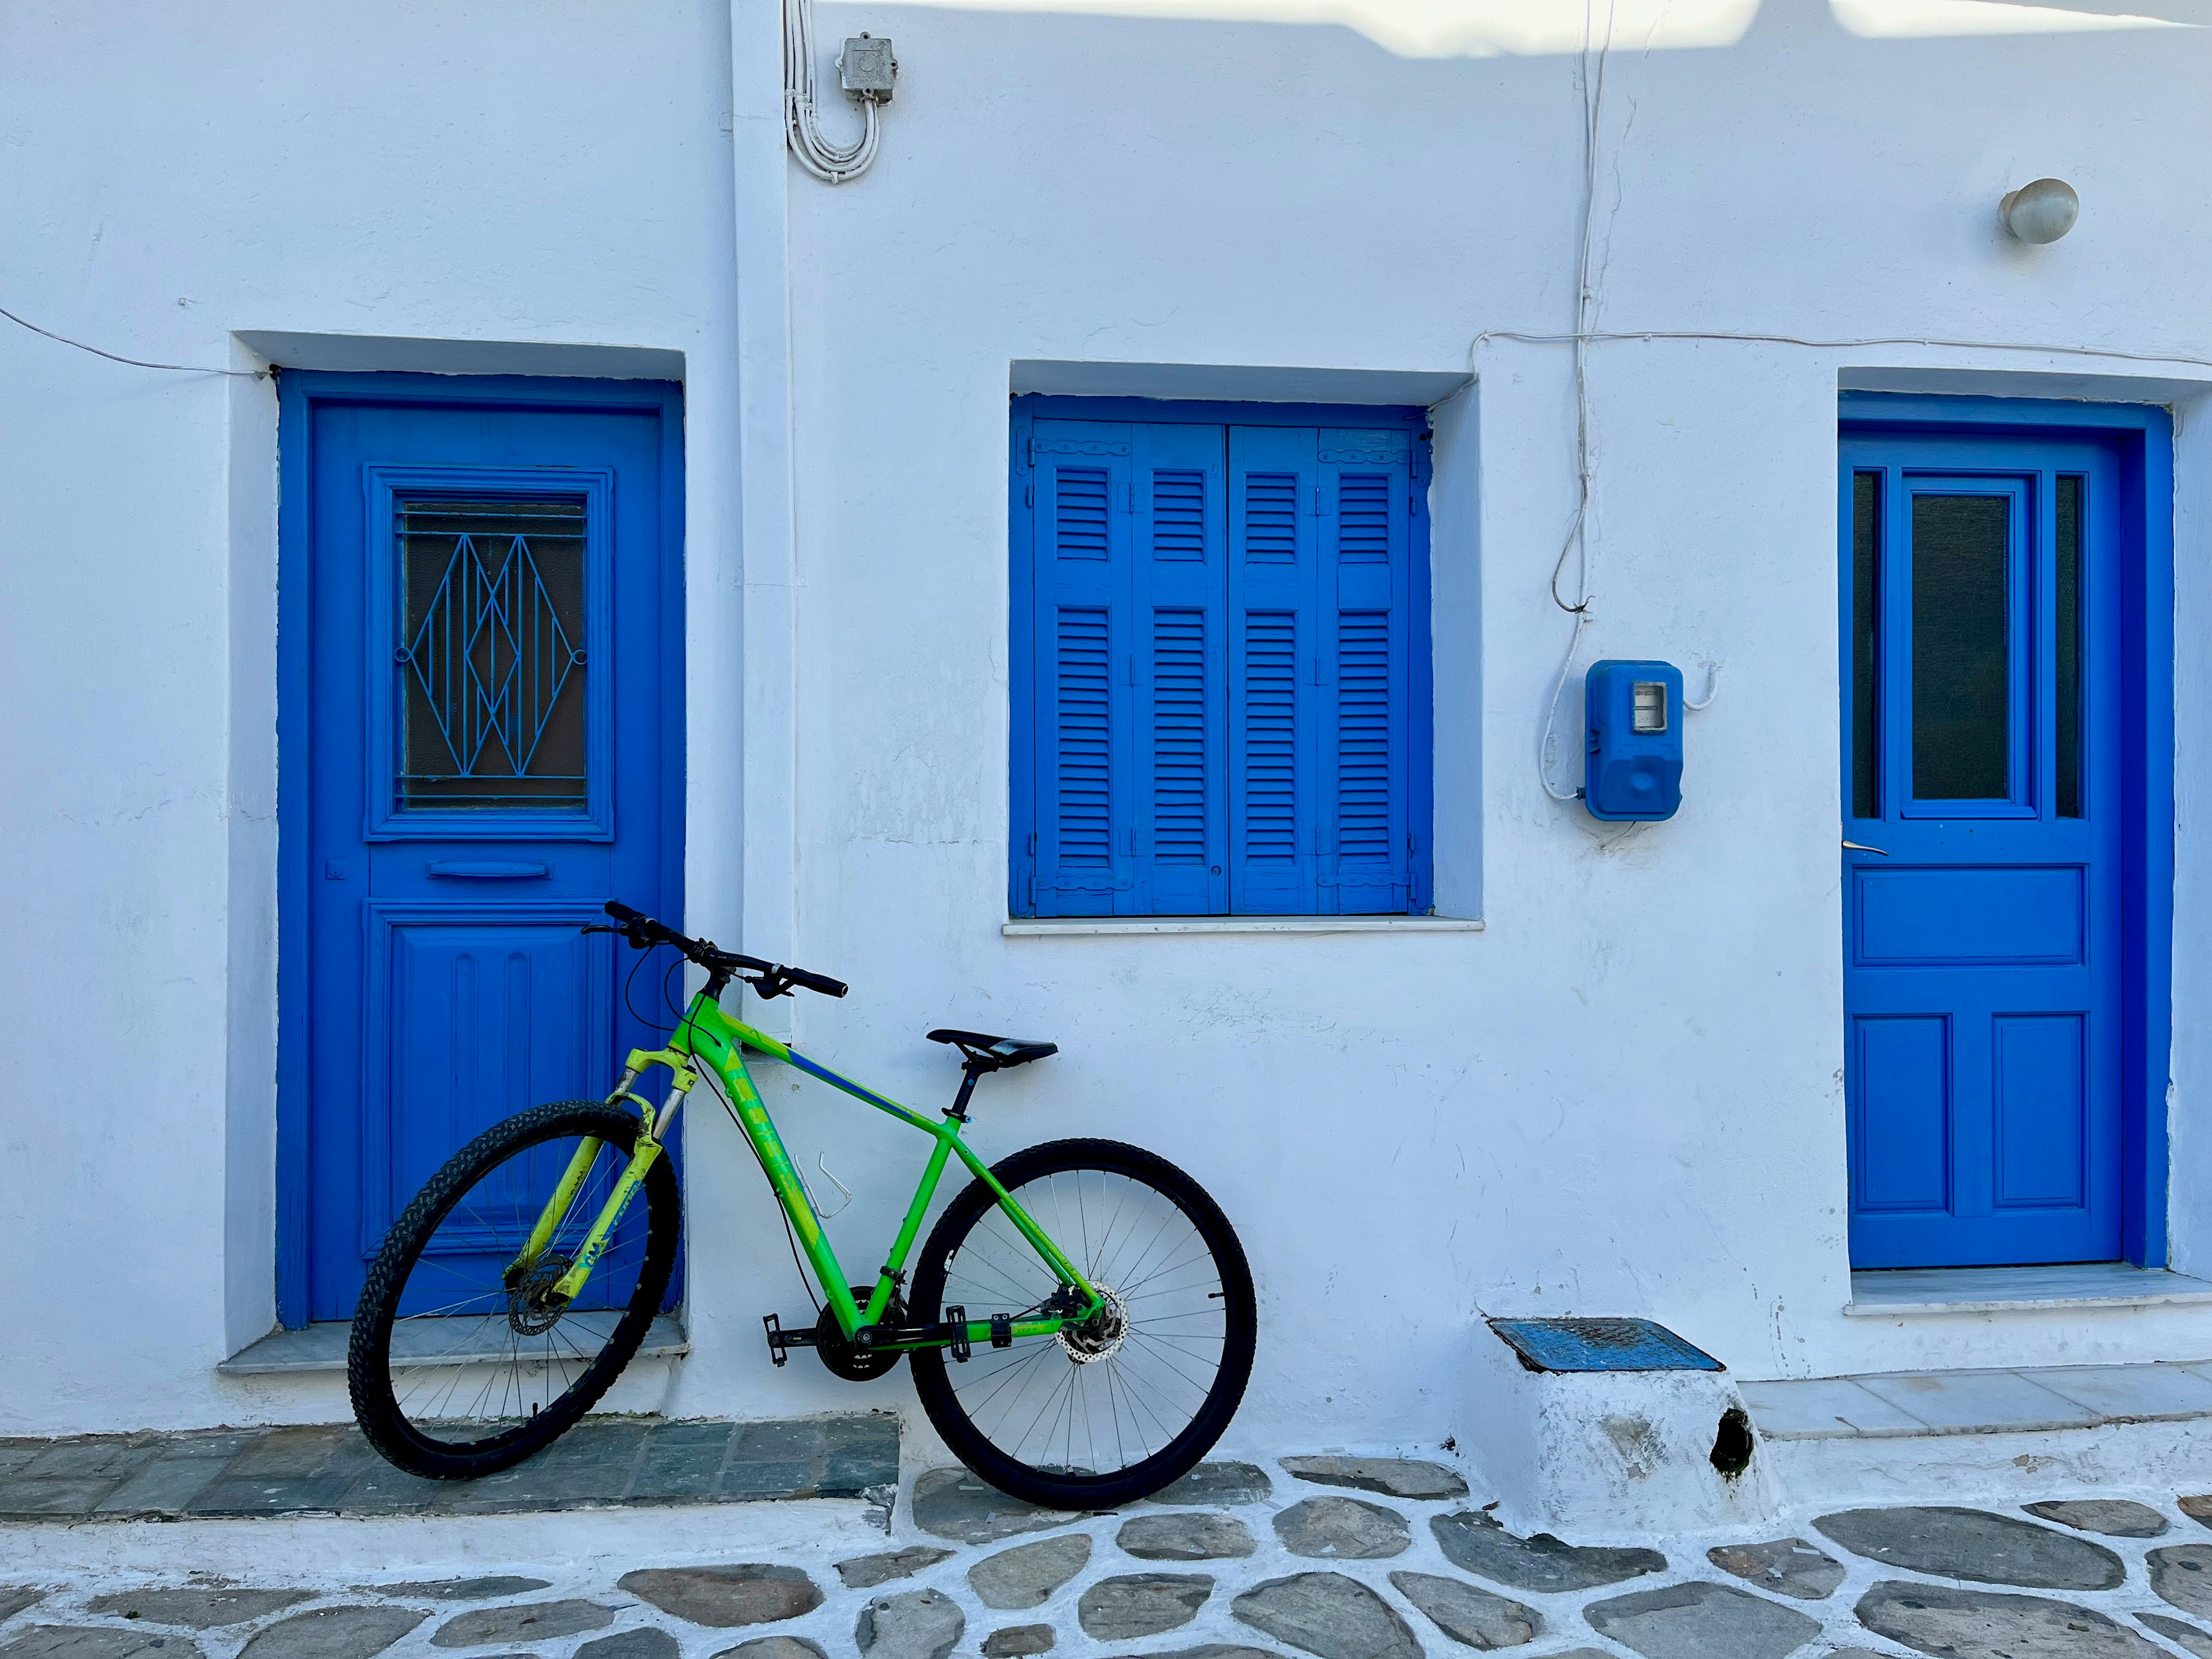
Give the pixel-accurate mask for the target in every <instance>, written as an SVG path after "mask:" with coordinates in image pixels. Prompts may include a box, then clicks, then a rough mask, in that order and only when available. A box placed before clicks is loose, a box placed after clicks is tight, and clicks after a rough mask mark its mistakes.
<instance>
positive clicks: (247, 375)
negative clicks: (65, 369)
mask: <svg viewBox="0 0 2212 1659" xmlns="http://www.w3.org/2000/svg"><path fill="white" fill-rule="evenodd" d="M0 317H5V318H6V319H8V320H9V322H11V323H13V324H15V326H16V327H18V328H27V329H29V330H30V331H31V332H32V333H33V334H43V335H45V336H46V338H48V339H49V340H53V341H57V342H58V343H61V344H63V345H65V346H75V347H76V349H78V350H79V351H89V352H90V353H91V354H92V355H93V356H95V357H105V358H106V359H107V361H108V362H111V363H125V364H127V365H129V366H130V367H131V368H167V369H173V370H174V371H175V372H176V373H178V374H222V375H228V377H229V378H230V379H232V380H267V379H268V378H269V371H268V370H267V369H265V368H258V369H247V368H201V367H200V366H199V365H198V364H197V363H151V362H147V361H146V360H145V359H144V358H143V357H125V356H118V355H117V354H116V353H114V352H112V351H102V350H101V349H100V348H99V347H98V346H96V345H87V344H86V343H84V342H83V341H82V340H72V339H70V337H69V336H68V335H66V334H57V333H55V332H54V331H53V330H52V329H50V328H40V326H39V325H37V324H36V323H33V322H27V321H26V320H25V319H22V318H21V317H18V316H17V315H16V314H15V313H14V312H12V311H6V310H0Z"/></svg>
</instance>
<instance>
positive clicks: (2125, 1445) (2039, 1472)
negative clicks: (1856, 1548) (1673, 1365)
mask: <svg viewBox="0 0 2212 1659" xmlns="http://www.w3.org/2000/svg"><path fill="white" fill-rule="evenodd" d="M1739 1387H1740V1389H1741V1394H1742V1396H1743V1401H1744V1406H1745V1408H1746V1409H1747V1410H1748V1411H1749V1412H1750V1413H1751V1418H1752V1422H1753V1425H1754V1427H1755V1428H1756V1429H1757V1431H1758V1433H1759V1443H1760V1449H1761V1451H1762V1453H1763V1454H1764V1455H1765V1462H1766V1464H1767V1468H1768V1472H1769V1474H1770V1475H1771V1476H1772V1477H1773V1478H1774V1479H1776V1480H1778V1483H1779V1485H1780V1488H1781V1490H1782V1491H1783V1492H1784V1493H1785V1494H1786V1496H1787V1498H1788V1499H1790V1501H1793V1502H1798V1503H1831V1502H1859V1501H1865V1502H1881V1501H1889V1500H1891V1499H1893V1498H1895V1496H1896V1495H1897V1494H1899V1493H1901V1492H1923V1493H1924V1492H1929V1491H1931V1490H1946V1489H1948V1490H1954V1491H1958V1492H1961V1493H1962V1494H1963V1493H1972V1494H1974V1495H1978V1496H1982V1497H1986V1498H2012V1497H2014V1496H2016V1495H2018V1494H2028V1495H2031V1496H2032V1495H2033V1494H2034V1493H2036V1492H2043V1491H2047V1490H2049V1489H2050V1488H2051V1486H2053V1484H2054V1482H2057V1483H2063V1484H2070V1485H2072V1486H2075V1487H2079V1488H2081V1489H2085V1490H2094V1489H2097V1488H2100V1487H2102V1488H2111V1487H2123V1486H2174V1485H2177V1484H2178V1485H2179V1486H2180V1487H2182V1488H2183V1489H2186V1490H2197V1491H2202V1490H2204V1489H2205V1488H2207V1487H2212V1361H2208V1362H2203V1363H2200V1364H2130V1365H2053V1366H2036V1367H2024V1368H2020V1369H2015V1370H1942V1371H1893V1372H1885V1373H1881V1374H1877V1375H1869V1376H1830V1377H1812V1378H1803V1379H1790V1380H1785V1381H1781V1382H1771V1383H1741V1384H1740V1385H1739Z"/></svg>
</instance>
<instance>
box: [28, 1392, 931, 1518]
mask: <svg viewBox="0 0 2212 1659" xmlns="http://www.w3.org/2000/svg"><path fill="white" fill-rule="evenodd" d="M0 1453H4V1454H5V1456H4V1457H0V1469H11V1472H9V1473H5V1474H0V1522H43V1521H52V1520H54V1519H56V1518H66V1519H70V1520H79V1521H131V1520H166V1521H173V1520H186V1519H197V1518H204V1517H236V1516H286V1515H311V1514H336V1515H361V1516H368V1515H385V1516H390V1515H401V1516H404V1515H492V1514H512V1513H527V1512H533V1511H539V1510H573V1509H592V1508H599V1507H602V1506H605V1505H609V1504H742V1503H753V1502H760V1501H764V1500H773V1499H781V1498H865V1497H866V1496H868V1495H869V1494H870V1493H871V1492H875V1491H878V1490H879V1489H882V1488H885V1487H890V1486H896V1484H897V1481H898V1462H899V1424H898V1419H897V1418H896V1417H895V1416H893V1415H891V1414H890V1413H887V1412H872V1413H866V1414H856V1415H852V1416H846V1417H823V1418H805V1419H790V1420H778V1421H772V1422H739V1421H735V1420H730V1419H709V1420H705V1421H696V1422H664V1421H662V1420H660V1419H642V1418H611V1417H600V1418H592V1419H587V1420H586V1421H585V1422H583V1423H581V1424H580V1425H578V1426H577V1427H575V1428H574V1429H572V1430H570V1431H568V1433H567V1434H565V1435H563V1436H562V1437H561V1438H560V1439H558V1440H556V1441H555V1442H554V1443H553V1444H552V1445H550V1447H548V1448H547V1449H545V1450H544V1451H542V1452H540V1453H538V1455H536V1456H535V1457H532V1458H531V1459H529V1460H528V1461H527V1462H523V1463H520V1464H518V1465H517V1466H516V1467H515V1468H511V1469H505V1470H502V1471H501V1472H500V1473H499V1474H494V1475H487V1476H485V1477H484V1478H483V1480H422V1479H420V1478H418V1477H416V1476H415V1475H411V1474H405V1473H404V1472H402V1471H400V1470H398V1469H395V1468H392V1466H391V1465H390V1464H388V1463H386V1462H385V1461H384V1460H383V1459H382V1458H381V1457H380V1456H379V1455H377V1453H376V1451H375V1449H374V1448H373V1447H371V1446H370V1445H369V1444H368V1442H367V1441H366V1440H364V1439H363V1438H362V1435H361V1431H359V1430H358V1429H356V1428H354V1427H352V1426H351V1425H339V1424H317V1425H306V1426H284V1427H278V1428H268V1429H252V1430H236V1429H216V1430H204V1431H189V1432H184V1433H176V1434H157V1433H148V1434H130V1435H88V1436H82V1437H74V1438H70V1439H61V1440H7V1441H0Z"/></svg>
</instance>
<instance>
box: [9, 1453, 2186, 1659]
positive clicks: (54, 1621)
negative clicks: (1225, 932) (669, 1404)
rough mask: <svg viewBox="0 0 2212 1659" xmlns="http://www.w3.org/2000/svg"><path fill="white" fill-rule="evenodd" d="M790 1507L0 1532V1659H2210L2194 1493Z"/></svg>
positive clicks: (1327, 1478)
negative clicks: (701, 1525)
mask: <svg viewBox="0 0 2212 1659" xmlns="http://www.w3.org/2000/svg"><path fill="white" fill-rule="evenodd" d="M2138 1499H2141V1500H2142V1501H2138ZM669 1513H671V1514H677V1515H681V1514H683V1513H685V1511H680V1510H679V1511H670V1512H669ZM692 1513H698V1512H696V1511H693V1512H692ZM798 1516H799V1506H795V1507H794V1510H793V1531H792V1533H791V1537H792V1538H793V1546H792V1547H791V1549H790V1550H789V1552H787V1553H788V1554H789V1557H790V1559H784V1560H775V1559H749V1560H731V1561H727V1562H714V1563H709V1564H706V1565H699V1564H696V1561H691V1562H685V1561H673V1560H671V1562H664V1563H658V1564H657V1563H655V1562H653V1561H652V1560H621V1561H608V1560H601V1559H593V1560H586V1561H572V1562H563V1563H543V1564H539V1565H536V1566H534V1567H532V1566H531V1565H528V1564H526V1563H525V1564H514V1565H513V1566H512V1568H511V1570H504V1571H497V1572H492V1571H486V1572H483V1573H481V1574H479V1575H478V1576H476V1577H462V1578H442V1579H441V1578H429V1579H425V1578H422V1577H419V1576H418V1577H408V1578H406V1579H404V1581H400V1582H392V1581H393V1580H395V1579H398V1573H397V1571H393V1572H389V1573H386V1574H382V1575H374V1574H369V1575H352V1576H349V1577H348V1579H347V1580H346V1582H343V1583H337V1582H328V1581H327V1580H326V1581H325V1582H310V1581H309V1580H308V1578H307V1577H305V1576H302V1575H297V1574H295V1575H292V1576H290V1577H288V1576H287V1575H286V1574H285V1573H284V1572H283V1571H282V1570H281V1568H280V1567H279V1566H278V1565H276V1563H278V1562H280V1561H281V1560H282V1559H283V1557H284V1555H285V1552H284V1550H283V1548H282V1547H281V1541H282V1533H281V1529H282V1528H284V1527H286V1526H287V1525H288V1524H290V1523H288V1522H282V1521H268V1522H252V1523H251V1524H252V1525H253V1526H255V1527H257V1528H258V1527H267V1528H270V1529H271V1531H270V1540H271V1544H272V1547H271V1548H270V1551H269V1553H268V1556H267V1559H268V1560H269V1561H270V1564H271V1565H270V1569H269V1571H266V1572H265V1573H260V1574H257V1575H255V1576H254V1577H252V1579H251V1580H250V1581H249V1580H247V1579H243V1578H241V1579H235V1580H220V1579H216V1578H214V1577H210V1576H207V1575H199V1576H195V1575H194V1574H193V1573H192V1572H191V1570H190V1569H191V1560H190V1557H191V1553H192V1534H193V1532H194V1530H195V1523H193V1522H183V1523H180V1524H176V1525H173V1526H169V1527H161V1528H149V1530H148V1533H147V1534H146V1535H147V1536H149V1537H151V1538H156V1539H160V1540H166V1539H167V1538H168V1537H169V1536H171V1535H173V1537H174V1540H175V1543H174V1547H173V1554H174V1556H175V1559H176V1562H177V1570H176V1571H174V1572H173V1573H170V1574H167V1575H161V1574H155V1573H145V1572H130V1573H125V1572H121V1571H110V1572H107V1573H106V1574H104V1575H90V1574H87V1575H82V1576H78V1577H69V1576H67V1575H64V1576H62V1577H57V1578H54V1579H52V1581H50V1582H44V1583H34V1582H30V1581H29V1580H28V1579H27V1578H25V1577H22V1576H21V1575H11V1574H10V1573H9V1570H8V1567H7V1565H6V1564H7V1558H8V1536H9V1534H7V1532H6V1531H5V1530H4V1529H0V1659H237V1656H250V1659H373V1656H378V1655H386V1656H389V1659H441V1656H445V1655H451V1656H453V1659H524V1656H529V1659H824V1656H836V1659H851V1656H854V1655H866V1656H867V1659H951V1656H981V1659H1012V1656H1024V1655H1036V1654H1054V1655H1085V1656H1111V1659H1121V1656H1134V1659H1169V1656H1173V1659H1267V1656H1278V1659H1294V1656H1297V1655H1302V1654H1303V1655H1312V1656H1316V1659H1418V1656H1424V1655H1427V1656H1441V1655H1448V1654H1451V1653H1455V1652H1457V1651H1460V1650H1462V1649H1471V1650H1475V1651H1479V1652H1491V1651H1499V1650H1512V1651H1513V1652H1515V1653H1516V1656H1527V1659H1540V1656H1541V1659H1606V1656H1613V1659H1619V1656H1623V1655H1638V1656H1642V1659H1786V1656H1802V1659H1820V1656H1829V1655H1866V1654H1891V1655H1898V1654H1908V1653H1918V1654H1927V1655H1935V1656H1942V1659H2152V1656H2158V1655H2169V1656H2170V1655H2184V1656H2197V1659H2212V1536H2208V1532H2207V1529H2208V1528H2212V1496H2208V1497H2203V1498H2198V1497H2193V1496H2186V1495H2184V1496H2179V1497H2171V1498H2169V1497H2166V1496H2165V1495H2143V1494H2138V1497H2137V1498H2113V1497H2100V1498H2076V1499H2068V1498H2063V1497H2055V1498H2053V1499H2052V1500H2051V1501H2049V1502H2045V1503H2039V1504H2030V1505H2028V1506H2027V1508H2026V1509H2025V1510H2020V1511H2012V1512H2008V1511H2003V1510H2000V1509H1998V1508H1996V1507H1995V1506H1992V1507H1989V1508H1977V1507H1966V1506H1962V1505H1956V1504H1948V1505H1947V1504H1929V1505H1925V1506H1919V1507H1910V1506H1891V1507H1883V1508H1877V1509H1853V1510H1840V1511H1837V1512H1832V1513H1823V1514H1818V1515H1814V1516H1808V1517H1807V1519H1806V1521H1805V1522H1804V1524H1803V1525H1802V1526H1801V1527H1800V1528H1797V1529H1796V1532H1795V1533H1794V1534H1791V1535H1786V1536H1771V1537H1770V1536H1759V1537H1746V1538H1740V1539H1723V1540H1713V1539H1708V1538H1702V1537H1701V1538H1698V1539H1694V1540H1690V1541H1680V1540H1670V1539H1663V1538H1655V1539H1652V1540H1650V1541H1646V1542H1645V1543H1644V1544H1642V1545H1638V1546H1614V1547H1576V1546H1573V1545H1570V1544H1565V1543H1562V1542H1560V1541H1559V1540H1557V1539H1554V1538H1550V1537H1547V1536H1543V1535H1539V1536H1536V1537H1533V1538H1523V1537H1520V1536H1516V1534H1514V1533H1512V1532H1511V1531H1510V1530H1508V1529H1507V1528H1504V1527H1503V1526H1501V1525H1499V1524H1498V1523H1497V1522H1495V1521H1493V1520H1492V1518H1491V1517H1490V1516H1488V1514H1487V1513H1486V1511H1485V1510H1483V1509H1482V1508H1481V1507H1480V1505H1479V1503H1478V1502H1477V1500H1476V1499H1474V1498H1470V1497H1469V1496H1468V1492H1467V1491H1466V1488H1465V1485H1464V1483H1463V1481H1462V1479H1461V1477H1460V1476H1459V1475H1458V1474H1455V1473H1454V1472H1453V1471H1452V1470H1450V1469H1449V1468H1444V1467H1443V1466H1442V1465H1440V1464H1437V1463H1432V1462H1420V1461H1417V1460H1407V1459H1391V1458H1356V1457H1341V1456H1314V1457H1285V1458H1283V1459H1281V1460H1279V1462H1276V1463H1274V1464H1273V1465H1270V1466H1268V1467H1266V1468H1262V1467H1260V1466H1258V1465H1255V1464H1251V1463H1243V1462H1216V1463H1210V1464H1206V1465H1205V1466H1203V1467H1202V1468H1200V1470H1199V1471H1197V1472H1196V1473H1195V1474H1193V1475H1192V1476H1190V1477H1189V1478H1188V1479H1187V1480H1184V1481H1182V1482H1180V1483H1178V1484H1177V1486H1174V1487H1170V1489H1169V1490H1168V1491H1167V1492H1164V1493H1162V1494H1161V1495H1160V1496H1159V1497H1158V1498H1156V1499H1154V1500H1152V1501H1151V1502H1148V1503H1145V1504H1134V1505H1131V1506H1129V1507H1128V1508H1127V1509H1126V1510H1122V1511H1121V1512H1118V1513H1115V1514H1110V1515H1105V1514H1101V1515H1086V1516H1067V1515H1062V1514H1059V1513H1055V1512H1052V1511H1046V1510H1034V1509H1030V1508H1029V1507H1027V1506H1026V1505H1024V1504H1017V1503H1015V1502H1013V1501H1012V1500H1011V1499H1008V1498H1005V1497H1003V1496H1001V1495H1000V1494H999V1493H997V1492H993V1491H992V1490H990V1489H989V1488H987V1487H986V1486H982V1485H981V1483H980V1482H978V1481H976V1480H975V1479H974V1478H973V1477H972V1476H970V1475H969V1474H967V1473H966V1472H965V1471H963V1470H959V1469H938V1470H932V1471H929V1472H927V1473H924V1474H921V1476H920V1477H919V1478H918V1479H917V1480H914V1481H913V1482H912V1483H911V1484H910V1485H909V1486H908V1487H907V1488H906V1489H905V1490H904V1491H903V1492H902V1493H901V1494H900V1497H899V1500H898V1503H897V1505H896V1511H895V1516H894V1519H893V1522H892V1533H891V1535H890V1536H889V1537H886V1538H883V1539H881V1541H880V1545H879V1547H871V1548H868V1549H866V1550H864V1551H862V1552H860V1553H846V1552H844V1551H830V1550H829V1549H828V1548H827V1547H826V1546H823V1545H820V1544H819V1542H818V1541H817V1544H816V1545H815V1546H813V1547H811V1548H810V1547H802V1546H801V1545H800V1544H799V1542H798V1540H799V1537H800V1534H802V1532H803V1531H804V1528H803V1527H802V1526H801V1525H800V1524H799V1520H798ZM386 1524H390V1523H386ZM407 1524H413V1523H407ZM775 1535H778V1536H781V1534H775ZM827 1535H828V1534H823V1536H827ZM853 1535H854V1534H853V1533H852V1531H851V1530H850V1529H849V1528H848V1530H847V1531H846V1532H845V1533H844V1534H842V1536H844V1537H845V1538H847V1539H848V1541H849V1540H850V1538H851V1537H852V1536H853ZM164 1547H165V1548H166V1546H164ZM759 1553H762V1554H765V1555H773V1554H775V1553H776V1552H774V1551H768V1552H759ZM832 1554H835V1555H836V1558H837V1559H829V1558H830V1556H831V1555H832ZM46 1559H54V1557H53V1554H52V1552H49V1553H48V1555H47V1558H46Z"/></svg>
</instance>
